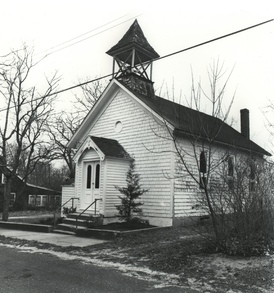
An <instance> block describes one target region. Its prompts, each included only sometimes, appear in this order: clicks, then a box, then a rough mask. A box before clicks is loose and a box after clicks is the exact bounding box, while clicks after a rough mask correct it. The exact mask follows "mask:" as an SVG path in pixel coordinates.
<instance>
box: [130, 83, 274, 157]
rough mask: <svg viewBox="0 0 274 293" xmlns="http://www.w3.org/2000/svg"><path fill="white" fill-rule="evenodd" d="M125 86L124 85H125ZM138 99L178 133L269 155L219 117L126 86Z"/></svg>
mask: <svg viewBox="0 0 274 293" xmlns="http://www.w3.org/2000/svg"><path fill="white" fill-rule="evenodd" d="M125 86H126V85H125ZM127 88H128V90H130V91H131V92H132V93H133V94H134V95H135V96H136V97H137V98H138V99H139V100H140V101H142V102H143V103H145V104H146V105H147V106H148V107H149V108H151V109H152V110H153V111H154V112H156V113H157V114H158V115H160V116H161V117H162V118H163V119H165V121H167V122H168V123H170V124H171V125H172V126H173V127H174V128H175V132H176V133H177V134H178V135H180V136H181V135H185V136H189V135H190V136H192V137H194V136H195V137H196V138H199V137H200V138H202V137H203V136H204V138H214V142H218V143H222V144H226V145H230V146H233V147H237V148H241V149H244V150H246V151H251V152H255V153H258V154H261V155H266V156H271V154H270V153H269V152H267V151H266V150H265V149H263V148H262V147H260V146H259V145H257V144H256V143H255V142H253V141H252V140H250V139H247V138H246V137H245V136H244V135H243V134H241V133H240V132H238V131H237V130H235V129H234V128H233V127H231V126H229V125H228V124H226V123H224V122H223V121H222V120H221V119H219V118H216V117H213V116H210V115H208V114H205V113H203V112H200V111H197V110H193V109H191V108H188V107H185V106H183V105H180V104H177V103H175V102H172V101H169V100H166V99H164V98H161V97H159V96H154V97H153V98H151V97H147V96H145V95H142V94H139V93H136V92H135V91H133V90H132V89H130V88H129V87H127Z"/></svg>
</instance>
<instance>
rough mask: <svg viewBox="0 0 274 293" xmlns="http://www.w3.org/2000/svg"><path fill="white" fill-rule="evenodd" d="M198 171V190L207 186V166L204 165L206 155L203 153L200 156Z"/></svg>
mask: <svg viewBox="0 0 274 293" xmlns="http://www.w3.org/2000/svg"><path fill="white" fill-rule="evenodd" d="M199 171H200V188H201V189H205V188H206V186H207V177H206V175H205V174H206V172H207V165H206V153H205V152H204V151H202V152H201V154H200V166H199Z"/></svg>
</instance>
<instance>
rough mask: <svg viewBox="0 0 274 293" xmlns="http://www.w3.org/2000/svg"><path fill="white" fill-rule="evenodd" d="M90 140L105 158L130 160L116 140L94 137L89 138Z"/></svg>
mask: <svg viewBox="0 0 274 293" xmlns="http://www.w3.org/2000/svg"><path fill="white" fill-rule="evenodd" d="M90 138H91V139H92V140H93V141H94V143H95V144H96V145H97V146H98V148H99V149H100V150H101V151H102V152H103V153H104V155H105V156H106V157H114V158H125V159H130V155H129V154H128V153H127V152H126V151H125V149H124V148H123V147H122V146H121V145H120V144H119V142H118V141H117V140H114V139H109V138H104V137H96V136H90Z"/></svg>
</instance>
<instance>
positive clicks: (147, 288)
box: [0, 245, 198, 293]
mask: <svg viewBox="0 0 274 293" xmlns="http://www.w3.org/2000/svg"><path fill="white" fill-rule="evenodd" d="M0 262H1V270H0V293H63V292H64V293H76V292H77V293H90V292H92V293H133V292H134V293H145V292H151V293H155V292H159V293H160V292H169V293H179V292H180V293H194V292H198V291H194V290H191V289H188V288H178V287H165V288H157V283H155V282H152V281H144V280H139V279H138V278H135V277H129V276H126V275H124V274H122V273H121V272H119V271H117V270H115V269H111V268H104V267H98V266H94V265H92V264H90V263H85V262H83V261H79V260H69V259H62V258H60V257H57V256H54V255H51V254H47V253H38V252H35V253H33V252H32V253H29V252H26V251H25V252H22V250H20V249H18V248H15V247H8V246H3V245H1V246H0ZM155 286H156V287H155Z"/></svg>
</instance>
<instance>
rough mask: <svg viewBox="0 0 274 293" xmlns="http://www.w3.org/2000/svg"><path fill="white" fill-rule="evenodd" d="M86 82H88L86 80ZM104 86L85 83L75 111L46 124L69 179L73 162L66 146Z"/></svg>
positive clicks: (73, 168) (95, 83)
mask: <svg viewBox="0 0 274 293" xmlns="http://www.w3.org/2000/svg"><path fill="white" fill-rule="evenodd" d="M87 80H89V79H88V78H87ZM103 88H104V84H103V83H102V82H101V80H96V81H95V82H91V83H87V84H85V85H82V86H81V89H82V95H81V96H76V100H77V101H76V102H75V103H74V105H75V109H76V111H73V112H69V113H67V112H62V113H59V114H57V113H56V114H55V116H54V118H53V119H52V121H49V122H48V129H49V137H50V139H51V141H52V143H53V147H54V148H55V155H56V157H57V158H58V159H62V160H64V161H65V163H66V165H67V167H68V168H69V174H70V175H69V177H70V178H71V179H72V178H74V173H75V166H74V161H73V156H74V153H75V152H74V150H72V149H69V148H67V144H68V142H69V141H70V139H71V137H72V136H73V134H74V133H75V131H76V130H77V129H78V127H79V126H80V124H81V122H82V121H83V119H84V117H85V116H86V115H87V114H88V113H89V111H90V110H91V109H92V107H93V105H94V104H95V103H96V101H97V100H98V99H99V97H100V96H101V94H102V92H103Z"/></svg>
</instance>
